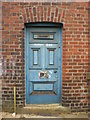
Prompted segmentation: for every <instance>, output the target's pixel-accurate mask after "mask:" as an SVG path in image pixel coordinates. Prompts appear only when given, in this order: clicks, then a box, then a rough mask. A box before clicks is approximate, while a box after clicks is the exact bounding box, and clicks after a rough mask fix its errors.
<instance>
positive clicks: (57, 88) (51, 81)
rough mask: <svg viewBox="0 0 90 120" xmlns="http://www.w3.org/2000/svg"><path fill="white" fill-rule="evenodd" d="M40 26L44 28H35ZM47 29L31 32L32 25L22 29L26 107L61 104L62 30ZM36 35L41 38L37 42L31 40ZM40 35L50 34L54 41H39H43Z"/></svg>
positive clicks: (34, 29) (35, 29)
mask: <svg viewBox="0 0 90 120" xmlns="http://www.w3.org/2000/svg"><path fill="white" fill-rule="evenodd" d="M43 25H44V26H46V24H39V26H43ZM48 25H49V24H48ZM54 25H55V24H52V26H54ZM50 26H51V24H50ZM50 26H49V27H41V28H40V27H37V28H34V27H33V24H32V27H28V26H26V29H25V73H26V74H25V77H26V104H48V103H60V102H61V94H62V90H61V89H62V27H60V28H58V27H55V26H54V27H53V28H50ZM56 26H57V25H56ZM37 33H38V35H39V34H40V35H41V36H39V37H40V39H39V38H38V39H36V38H35V39H34V37H33V34H37ZM43 33H44V34H45V35H46V33H48V34H49V33H50V34H52V33H53V35H54V39H43V40H42V38H45V36H43ZM46 37H47V38H48V37H49V36H46ZM59 46H60V47H59ZM41 73H43V74H41ZM40 75H42V77H40ZM47 76H48V77H47ZM46 91H47V92H48V93H47V92H46ZM38 92H39V94H38ZM40 92H43V94H40ZM45 92H46V93H45ZM50 92H51V93H50ZM52 93H53V94H52Z"/></svg>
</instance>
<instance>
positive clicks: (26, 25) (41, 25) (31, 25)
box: [25, 22, 63, 105]
mask: <svg viewBox="0 0 90 120" xmlns="http://www.w3.org/2000/svg"><path fill="white" fill-rule="evenodd" d="M28 27H29V28H30V27H50V28H51V27H55V28H60V54H61V66H60V68H61V70H60V83H61V84H60V88H61V89H60V94H61V98H60V100H61V101H60V103H62V49H63V48H62V43H63V42H62V41H63V38H62V36H63V24H62V23H53V22H49V23H47V22H46V23H45V22H44V23H42V22H41V23H40V22H39V23H38V22H35V23H27V24H25V105H27V103H26V98H27V96H26V95H27V90H26V89H27V65H26V64H27V57H28V51H27V40H28V35H27V34H28V30H27V28H28Z"/></svg>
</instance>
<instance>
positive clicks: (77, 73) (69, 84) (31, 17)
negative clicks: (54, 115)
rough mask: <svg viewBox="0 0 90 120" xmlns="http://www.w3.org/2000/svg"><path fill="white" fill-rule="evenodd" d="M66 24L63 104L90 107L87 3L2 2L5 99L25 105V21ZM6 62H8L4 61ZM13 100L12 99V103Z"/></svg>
mask: <svg viewBox="0 0 90 120" xmlns="http://www.w3.org/2000/svg"><path fill="white" fill-rule="evenodd" d="M30 22H55V23H63V56H62V57H63V67H62V68H63V70H62V105H63V106H68V107H70V108H72V110H73V111H78V110H79V111H82V110H87V108H88V84H87V79H86V73H87V72H88V3H85V2H84V3H83V2H82V3H59V2H58V3H49V2H46V3H37V2H35V3H34V2H31V3H28V2H2V59H3V63H2V64H3V75H2V98H3V99H2V100H3V108H4V106H7V107H9V106H8V105H7V103H10V104H11V106H12V104H13V86H14V84H16V95H17V106H20V107H22V106H25V35H24V34H25V29H24V28H25V26H24V25H25V23H30ZM5 61H6V62H5ZM10 101H11V102H10Z"/></svg>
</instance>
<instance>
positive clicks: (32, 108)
mask: <svg viewBox="0 0 90 120" xmlns="http://www.w3.org/2000/svg"><path fill="white" fill-rule="evenodd" d="M17 113H18V114H35V115H44V116H58V115H60V114H61V113H62V114H63V113H66V114H70V113H71V110H70V108H67V107H63V106H61V105H60V104H45V105H26V106H25V107H23V108H17Z"/></svg>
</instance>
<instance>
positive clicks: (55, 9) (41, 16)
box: [23, 5, 65, 23]
mask: <svg viewBox="0 0 90 120" xmlns="http://www.w3.org/2000/svg"><path fill="white" fill-rule="evenodd" d="M64 13H65V10H63V9H60V7H59V6H51V5H49V6H46V5H45V6H32V7H31V6H27V7H25V8H24V9H23V17H24V23H29V22H57V23H60V22H63V21H64Z"/></svg>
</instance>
